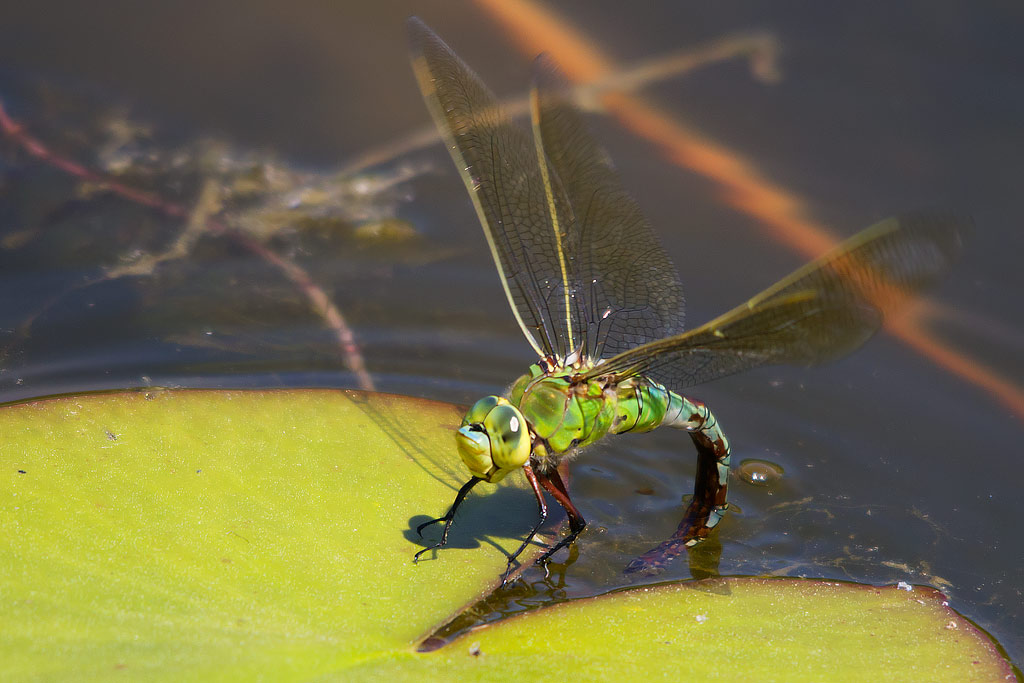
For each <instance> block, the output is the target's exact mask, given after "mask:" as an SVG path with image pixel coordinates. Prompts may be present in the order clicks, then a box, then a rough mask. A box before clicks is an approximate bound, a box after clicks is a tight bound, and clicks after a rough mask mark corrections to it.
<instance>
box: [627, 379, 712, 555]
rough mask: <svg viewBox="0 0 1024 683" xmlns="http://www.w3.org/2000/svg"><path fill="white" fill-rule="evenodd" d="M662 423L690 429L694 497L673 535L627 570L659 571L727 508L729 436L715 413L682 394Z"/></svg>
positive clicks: (708, 529) (701, 536)
mask: <svg viewBox="0 0 1024 683" xmlns="http://www.w3.org/2000/svg"><path fill="white" fill-rule="evenodd" d="M681 398H682V397H681ZM663 424H667V425H669V426H672V427H677V428H682V429H686V430H687V431H689V433H690V438H691V439H693V443H694V445H695V446H696V447H697V475H696V477H695V479H694V482H693V499H692V500H691V501H690V504H689V505H688V506H687V507H686V514H685V515H684V516H683V520H682V521H681V522H680V523H679V526H678V527H677V528H676V531H675V533H674V534H672V537H671V538H670V539H668V540H667V541H665V542H664V543H661V544H660V545H658V546H657V547H656V548H652V549H651V550H648V551H647V552H646V553H644V554H643V555H641V556H640V557H638V558H636V559H634V560H633V561H632V562H630V563H629V565H628V566H627V567H626V573H634V572H657V571H660V570H661V569H662V568H664V567H665V565H667V564H668V563H669V562H671V561H672V560H673V559H674V558H675V557H677V556H678V555H680V554H681V553H682V552H683V551H684V550H685V549H687V548H692V547H693V546H695V545H697V544H698V543H700V542H701V541H703V540H704V539H705V538H707V537H708V534H710V533H711V530H712V529H714V528H715V526H717V525H718V523H719V522H720V521H722V517H723V516H724V515H725V513H726V512H727V511H728V509H729V503H728V500H727V499H728V492H729V459H730V447H729V440H728V439H726V438H725V435H724V434H723V433H722V430H721V428H720V427H719V426H718V421H717V420H716V419H715V416H714V415H712V414H711V411H710V410H708V408H707V406H705V405H704V404H703V403H701V402H700V401H694V400H691V399H687V398H682V406H681V410H680V412H679V415H678V417H676V418H675V419H674V420H672V421H669V420H668V419H666V421H665V423H663Z"/></svg>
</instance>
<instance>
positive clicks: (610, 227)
mask: <svg viewBox="0 0 1024 683" xmlns="http://www.w3.org/2000/svg"><path fill="white" fill-rule="evenodd" d="M408 30H409V37H410V44H411V55H412V57H411V59H412V65H413V71H414V72H415V75H416V80H417V82H418V84H419V87H420V90H421V91H422V94H423V97H424V100H425V101H426V104H427V108H428V109H429V111H430V113H431V115H432V117H433V119H434V122H435V123H436V125H437V128H438V129H439V131H440V133H441V137H442V138H443V140H444V143H445V145H446V147H447V148H448V151H449V152H450V153H451V157H452V159H453V160H454V162H455V166H456V168H457V169H458V171H459V173H460V174H461V176H462V180H463V182H464V184H465V186H466V189H467V191H468V193H469V197H470V199H471V200H472V204H473V206H474V208H475V209H476V213H477V216H478V217H479V219H480V223H481V225H482V226H483V231H484V236H485V237H486V240H487V244H488V246H489V247H490V251H491V255H492V256H493V258H494V263H495V265H496V266H497V270H498V275H499V279H500V281H501V285H502V287H503V289H504V292H505V296H506V297H507V299H508V302H509V305H510V306H511V309H512V314H513V315H514V316H515V319H516V321H517V322H518V323H519V327H520V328H521V329H522V332H523V334H524V335H525V337H526V340H527V341H528V342H529V344H530V346H532V347H533V349H534V351H536V353H537V356H538V360H537V362H536V363H534V364H532V365H531V366H530V367H529V369H528V371H527V372H526V373H525V374H524V375H523V376H521V377H520V378H518V379H517V380H516V381H515V382H513V383H512V385H511V387H510V388H509V389H508V390H507V392H506V393H505V394H504V395H503V396H487V397H485V398H482V399H480V400H479V401H477V402H476V403H475V404H474V405H473V406H472V407H471V408H470V409H469V412H467V413H466V416H465V418H464V419H463V420H462V424H461V426H460V427H459V429H458V431H457V433H456V435H455V441H456V449H457V451H458V453H459V455H460V457H461V459H462V463H463V464H464V465H465V467H466V469H467V470H468V472H469V474H470V479H469V480H468V481H467V482H466V483H465V484H464V485H463V486H462V487H461V489H460V490H459V491H458V494H457V495H456V497H455V501H454V502H453V503H452V505H451V507H450V508H449V509H448V512H447V513H446V514H445V515H444V516H442V517H438V518H437V519H432V520H430V521H428V522H425V523H424V524H421V525H419V527H418V528H417V531H418V532H419V534H420V535H421V536H422V534H423V531H424V529H426V528H427V527H429V526H431V525H433V524H443V530H442V532H441V535H440V538H439V539H438V540H437V542H435V543H433V544H432V545H430V546H428V547H425V548H423V549H422V550H420V551H419V552H417V553H416V555H415V560H419V559H420V558H421V556H422V555H423V554H424V553H427V552H429V551H435V550H437V549H439V548H442V547H443V546H445V545H446V543H447V540H448V533H449V530H450V529H451V527H452V524H453V522H454V520H455V513H456V511H457V510H458V509H459V507H460V505H462V503H463V501H464V500H465V499H466V496H467V495H468V494H469V493H470V491H471V490H472V489H473V488H474V487H475V486H476V485H477V484H479V483H480V482H488V483H491V484H494V483H497V482H499V481H501V480H502V479H504V478H505V477H506V476H508V475H509V474H510V473H512V472H515V471H519V470H521V471H522V472H523V473H524V474H525V475H526V479H527V481H528V482H529V484H530V486H531V488H532V490H533V492H534V494H535V495H536V498H537V506H538V513H539V514H538V517H539V521H537V523H536V524H535V525H534V527H533V528H532V530H531V531H530V533H529V534H528V535H527V536H526V538H525V539H524V540H523V542H522V544H521V545H520V546H519V547H518V549H517V550H516V551H515V552H514V553H512V554H511V555H510V556H509V558H508V566H507V568H506V571H505V574H504V576H503V579H502V583H503V584H504V582H505V581H507V579H508V577H509V576H510V573H511V572H512V571H513V568H514V567H515V566H517V558H518V557H519V555H520V554H521V553H522V552H523V551H524V550H525V549H526V548H527V547H528V546H529V544H530V543H531V542H532V541H533V539H534V538H535V536H536V535H537V533H538V531H539V529H540V528H541V526H542V525H543V523H544V521H545V519H546V516H547V505H546V502H545V498H544V491H546V492H548V493H549V494H550V495H551V496H552V497H553V498H554V500H556V501H557V502H558V503H559V504H560V505H561V506H562V508H564V510H565V513H566V515H567V516H568V533H567V534H565V536H564V537H563V538H561V540H559V541H558V542H557V543H554V544H553V545H551V546H550V547H548V548H547V549H546V550H545V552H544V553H543V554H542V555H540V557H539V558H538V560H537V563H538V564H541V565H546V563H547V562H548V561H549V559H550V558H551V556H552V555H553V554H554V553H555V552H557V551H558V550H560V549H561V548H564V547H566V546H568V545H569V544H571V543H574V542H575V541H576V539H577V538H578V537H579V535H580V534H581V533H582V532H583V530H584V528H585V527H586V521H585V519H584V518H583V515H582V514H581V513H580V511H579V509H577V507H576V506H575V504H574V503H573V502H572V500H571V499H570V496H569V490H568V488H567V486H566V474H567V465H568V462H569V460H570V459H571V458H572V457H574V456H575V455H576V454H578V453H579V451H580V450H581V449H583V448H585V447H587V446H589V445H591V444H593V443H594V442H596V441H599V440H600V439H603V438H604V437H605V436H607V435H610V434H625V433H631V432H647V431H650V430H653V429H655V428H657V427H672V428H675V429H680V430H683V431H685V432H687V433H688V434H689V436H690V439H691V440H692V441H693V444H694V446H695V447H696V451H697V472H696V476H695V481H694V494H693V497H692V498H691V500H690V502H689V504H688V506H687V508H686V511H685V513H684V517H683V520H682V521H681V522H680V524H679V526H678V528H677V530H676V531H675V533H674V534H673V535H672V537H671V538H670V539H669V540H668V541H666V542H665V543H663V544H661V546H659V547H658V548H656V549H655V550H654V551H651V552H649V553H645V555H643V556H641V557H640V558H637V560H634V561H633V563H631V564H630V566H629V567H627V571H637V570H640V569H658V568H660V567H661V566H663V565H664V564H665V563H666V562H668V561H670V560H671V559H672V558H673V557H675V556H676V555H678V554H680V553H682V552H684V551H685V550H686V549H687V548H690V547H692V546H694V545H696V544H698V543H699V542H701V541H702V540H704V539H705V538H707V536H708V535H709V534H710V533H711V531H712V530H713V529H714V528H715V527H716V526H717V525H718V524H719V522H720V521H721V520H722V519H723V517H724V516H725V514H726V512H727V511H728V509H729V502H728V499H727V493H728V482H729V465H730V453H731V447H730V443H729V440H728V439H727V438H726V436H725V434H724V433H723V431H722V426H721V424H720V423H719V421H718V419H717V418H716V417H715V416H714V415H713V414H712V412H711V411H710V410H709V409H708V407H707V406H706V405H704V404H703V403H702V402H701V401H699V400H696V399H693V398H688V397H686V396H685V395H684V394H683V393H682V392H683V391H684V390H686V389H688V388H689V387H692V386H694V385H697V384H701V383H704V382H708V381H711V380H714V379H717V378H720V377H724V376H726V375H731V374H733V373H737V372H740V371H744V370H749V369H751V368H755V367H759V366H765V365H773V364H791V365H801V366H809V365H816V364H819V363H823V362H826V361H830V360H834V359H836V358H839V357H841V356H843V355H845V354H847V353H849V352H851V351H853V350H854V349H856V348H857V347H859V346H861V344H863V343H864V342H865V341H866V340H867V339H868V338H869V337H870V336H871V335H872V334H874V332H875V331H877V330H878V329H879V328H880V327H881V325H882V322H883V320H884V319H885V316H886V315H888V314H890V313H892V311H894V310H895V309H896V308H897V307H899V305H900V304H902V303H903V302H905V301H906V300H907V299H908V297H909V296H910V295H911V294H912V293H914V292H915V291H917V290H919V289H921V288H922V287H924V286H926V285H928V284H929V283H931V282H933V281H934V280H935V279H936V278H937V277H938V276H939V275H940V274H941V273H943V272H944V271H945V270H946V269H947V267H948V265H949V264H950V262H951V261H952V260H953V259H954V258H955V256H956V255H957V253H958V251H959V249H960V246H961V243H962V236H963V234H964V230H965V228H966V227H967V225H966V223H967V221H965V220H964V219H961V218H958V217H955V216H948V215H944V214H930V213H917V214H907V215H902V216H898V217H895V218H890V219H888V220H884V221H882V222H880V223H877V224H875V225H873V226H872V227H870V228H868V229H866V230H864V231H862V232H860V233H859V234H857V235H855V236H854V237H852V238H850V239H848V240H847V241H845V242H843V243H842V244H840V245H839V246H838V247H836V248H834V249H833V250H832V251H830V252H828V253H826V254H825V255H823V256H821V257H820V258H818V259H817V260H816V261H813V262H811V263H810V264H808V265H805V266H804V267H802V268H800V269H799V270H797V271H796V272H794V273H793V274H791V275H789V276H788V277H786V278H783V279H782V280H781V281H779V282H778V283H776V284H775V285H772V286H771V287H769V288H768V289H766V290H765V291H763V292H761V293H760V294H758V295H757V296H755V297H753V298H752V299H750V300H749V301H747V302H746V303H743V304H741V305H739V306H737V307H736V308H734V309H732V310H731V311H728V312H727V313H725V314H723V315H721V316H719V317H717V318H715V319H714V320H711V321H710V322H708V323H705V324H704V325H701V326H700V327H697V328H695V329H692V330H690V331H684V329H683V294H682V287H681V285H680V282H679V276H678V274H677V272H676V268H675V266H674V265H673V263H672V261H671V260H670V258H669V257H668V255H667V253H666V252H665V250H664V249H663V248H662V246H661V245H660V243H659V241H658V239H657V237H656V235H655V233H654V231H653V229H652V228H651V226H650V224H649V223H648V222H647V220H646V219H645V218H644V216H643V214H642V213H641V211H640V208H639V206H638V205H637V203H636V202H635V201H634V200H633V198H632V197H630V195H629V194H628V193H627V191H626V190H625V189H624V187H623V185H622V183H621V181H620V180H619V178H618V175H617V173H616V171H615V169H614V167H613V166H612V163H611V161H610V159H609V156H608V154H607V153H606V152H605V151H604V149H603V148H602V147H601V146H600V145H599V144H598V143H597V142H596V141H595V140H594V138H593V137H592V135H591V133H590V132H589V129H588V125H587V122H586V120H585V117H584V115H583V114H582V112H581V111H580V110H579V109H578V108H577V107H576V105H575V104H574V102H573V97H572V94H571V90H570V88H569V86H568V83H567V81H566V79H565V78H564V77H563V76H562V75H561V74H560V72H559V71H558V69H557V67H556V66H555V65H554V63H553V62H552V60H550V59H549V58H548V57H546V56H545V55H541V56H540V57H538V58H537V60H536V61H535V63H534V67H533V77H532V87H531V90H530V113H531V128H532V130H531V131H527V130H526V129H525V128H524V127H521V126H519V125H518V124H517V123H516V122H514V121H512V120H511V119H510V118H509V117H508V116H507V115H505V114H504V113H503V112H502V109H501V107H500V106H499V103H498V100H497V99H496V98H495V96H494V95H493V94H492V93H491V91H490V90H488V88H487V86H485V85H484V83H483V82H482V81H481V79H480V78H479V77H478V76H477V75H476V74H475V73H474V72H473V70H472V69H470V68H469V67H468V66H467V65H466V64H465V63H464V62H463V61H462V60H461V59H460V58H459V57H458V56H457V55H456V54H455V52H453V51H452V49H451V48H449V47H448V45H447V44H445V43H444V41H442V40H441V38H439V37H438V36H437V34H435V33H434V32H433V31H432V30H431V29H430V28H429V27H428V26H427V25H426V24H424V23H423V22H422V21H420V20H419V19H417V18H415V17H413V18H411V19H409V22H408Z"/></svg>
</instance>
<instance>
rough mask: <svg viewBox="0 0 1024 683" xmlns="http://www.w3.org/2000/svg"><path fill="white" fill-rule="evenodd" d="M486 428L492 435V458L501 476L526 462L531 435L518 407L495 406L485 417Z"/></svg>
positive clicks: (528, 455)
mask: <svg viewBox="0 0 1024 683" xmlns="http://www.w3.org/2000/svg"><path fill="white" fill-rule="evenodd" d="M484 429H485V430H486V431H487V433H488V434H489V435H490V437H491V458H492V459H493V461H494V466H495V467H497V468H498V470H499V471H501V472H502V473H501V475H500V476H502V477H504V476H505V474H507V473H508V472H511V471H512V470H514V469H516V468H517V467H522V466H523V465H524V464H526V461H527V460H528V459H529V457H530V435H529V432H528V430H527V429H526V420H524V419H523V414H522V413H521V412H519V409H518V408H516V407H515V406H513V405H511V404H505V405H499V406H495V407H494V408H493V409H492V410H491V412H489V413H487V417H485V418H484ZM492 481H496V479H492Z"/></svg>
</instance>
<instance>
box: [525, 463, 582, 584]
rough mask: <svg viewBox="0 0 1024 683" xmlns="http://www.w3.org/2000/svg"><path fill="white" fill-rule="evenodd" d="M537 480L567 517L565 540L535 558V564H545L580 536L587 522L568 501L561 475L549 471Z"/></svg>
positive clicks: (557, 472) (570, 501)
mask: <svg viewBox="0 0 1024 683" xmlns="http://www.w3.org/2000/svg"><path fill="white" fill-rule="evenodd" d="M566 463H567V461H564V460H563V461H562V464H566ZM559 467H561V466H559ZM537 478H538V479H539V480H540V485H541V486H543V487H544V489H545V490H546V491H548V493H550V494H551V495H552V496H554V498H555V500H557V501H558V504H559V505H561V506H562V507H563V508H564V509H565V514H567V515H568V516H569V533H568V534H567V535H566V537H565V538H563V539H562V540H560V541H559V542H558V543H556V544H555V545H553V546H551V547H550V548H548V549H547V550H546V551H545V552H544V554H543V555H541V556H540V557H539V558H537V564H542V565H543V564H547V561H548V560H549V559H551V556H552V555H554V554H555V553H557V552H558V551H559V550H561V549H562V548H564V547H565V546H567V545H569V544H570V543H572V542H573V541H575V540H576V538H577V537H578V536H579V535H580V533H581V532H582V531H583V530H584V529H585V528H586V527H587V520H585V519H583V515H581V514H580V511H579V510H578V509H577V508H576V506H575V505H574V504H573V502H572V500H570V499H569V489H568V487H567V486H566V485H565V482H564V481H563V480H562V475H561V474H560V473H559V471H558V470H557V469H555V470H551V472H549V473H547V474H539V475H537Z"/></svg>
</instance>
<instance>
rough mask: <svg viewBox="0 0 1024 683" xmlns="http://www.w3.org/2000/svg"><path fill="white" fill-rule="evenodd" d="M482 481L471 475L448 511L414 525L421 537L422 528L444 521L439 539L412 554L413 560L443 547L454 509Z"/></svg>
mask: <svg viewBox="0 0 1024 683" xmlns="http://www.w3.org/2000/svg"><path fill="white" fill-rule="evenodd" d="M482 481H483V479H481V478H480V477H473V478H472V479H470V480H469V481H467V482H466V483H465V484H463V485H462V488H461V489H459V492H458V494H457V495H456V496H455V502H454V503H452V506H451V507H450V508H449V509H448V512H447V513H446V514H445V516H444V517H438V518H437V519H432V520H430V521H429V522H424V523H423V524H420V525H419V526H418V527H416V533H417V534H419V535H420V537H421V538H422V537H423V530H424V529H426V528H427V527H428V526H430V525H431V524H437V523H438V522H444V531H442V532H441V540H440V541H438V542H437V543H435V544H434V545H431V546H427V547H426V548H423V549H422V550H420V551H419V552H417V553H416V554H415V555H413V557H412V561H413V562H418V561H419V559H420V555H422V554H423V553H425V552H427V551H428V550H436V549H437V548H441V547H443V546H444V545H445V544H446V543H447V542H448V530H449V529H451V528H452V522H453V521H455V511H456V510H458V509H459V506H460V505H462V501H464V500H465V499H466V496H467V495H469V492H470V491H471V490H472V489H473V487H474V486H476V485H477V484H479V483H480V482H482Z"/></svg>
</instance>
